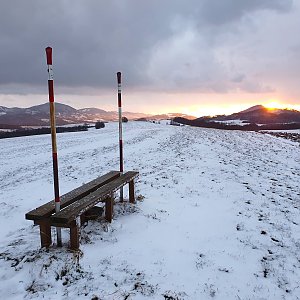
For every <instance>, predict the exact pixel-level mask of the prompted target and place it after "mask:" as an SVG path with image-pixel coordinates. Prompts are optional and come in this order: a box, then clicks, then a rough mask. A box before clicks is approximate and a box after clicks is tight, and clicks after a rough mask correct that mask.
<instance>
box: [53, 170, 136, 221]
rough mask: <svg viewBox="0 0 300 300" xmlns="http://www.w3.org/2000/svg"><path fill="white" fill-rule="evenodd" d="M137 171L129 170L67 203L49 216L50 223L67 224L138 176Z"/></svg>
mask: <svg viewBox="0 0 300 300" xmlns="http://www.w3.org/2000/svg"><path fill="white" fill-rule="evenodd" d="M138 174H139V173H138V172H134V171H129V172H127V173H125V174H123V175H121V176H120V177H119V178H117V179H115V180H114V181H112V182H109V183H107V184H106V185H104V186H102V187H100V188H99V189H98V190H96V191H95V192H93V193H91V194H89V195H87V196H86V197H83V198H82V199H80V200H78V201H76V202H74V203H72V204H70V205H68V206H67V207H66V208H65V209H63V210H61V211H60V212H58V213H55V214H54V215H52V216H51V217H50V220H51V223H56V224H58V223H60V224H68V223H69V222H71V221H73V220H75V219H76V217H78V216H80V215H81V214H83V213H84V212H85V211H86V210H88V209H89V208H91V207H93V206H95V205H96V204H97V203H98V202H100V201H103V200H105V199H106V197H107V196H108V195H110V194H111V193H113V192H116V191H117V190H118V189H120V188H121V187H122V186H124V185H125V184H127V183H128V182H130V181H131V180H133V179H134V178H135V177H136V176H138Z"/></svg>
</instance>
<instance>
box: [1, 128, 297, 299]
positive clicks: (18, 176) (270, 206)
mask: <svg viewBox="0 0 300 300" xmlns="http://www.w3.org/2000/svg"><path fill="white" fill-rule="evenodd" d="M117 132H118V130H117V124H116V123H109V124H106V127H105V128H104V129H100V130H95V129H91V130H89V131H88V132H76V133H63V134H59V135H58V151H59V153H58V154H59V169H60V189H61V194H63V193H66V192H68V191H70V190H71V189H73V188H76V187H78V186H79V185H81V184H83V183H85V182H88V181H90V180H92V179H94V178H96V177H97V176H99V175H102V174H104V173H106V172H107V171H109V170H116V169H117V168H118V146H117V145H118V136H117ZM124 141H125V145H124V148H125V149H124V151H125V169H126V170H138V171H139V172H140V177H139V180H138V181H137V190H136V194H137V195H138V196H139V197H138V198H139V200H138V201H137V204H136V205H130V204H128V203H127V202H126V203H125V204H120V203H119V204H118V203H117V204H116V206H115V209H116V213H115V216H114V220H113V222H112V224H107V223H106V222H104V221H103V220H98V221H90V222H89V223H88V225H86V226H85V227H83V228H82V229H81V240H80V244H81V251H80V252H77V253H74V252H71V251H69V250H68V248H67V246H68V242H69V234H68V230H67V229H64V230H63V240H64V246H63V248H56V247H55V245H54V246H53V247H51V248H50V249H49V250H48V251H47V250H41V249H40V240H39V228H38V227H36V226H33V223H32V221H28V220H25V218H24V215H25V213H26V212H28V211H29V210H31V209H33V208H35V207H37V206H39V205H41V204H43V203H45V202H47V201H49V200H51V199H52V198H53V186H52V160H51V144H50V136H49V135H42V136H30V137H20V138H14V139H5V140H1V141H0V155H1V168H0V205H1V210H0V291H1V299H23V298H25V299H94V300H95V299H105V300H113V299H124V300H125V299H128V300H129V299H162V300H164V299H167V300H174V299H176V300H179V299H195V300H198V299H200V300H201V299H222V300H226V299H249V300H250V299H251V300H254V299H300V230H299V222H300V211H299V209H300V192H299V175H300V152H299V144H298V143H293V142H291V141H288V140H284V139H279V138H276V137H273V136H270V135H263V134H259V133H255V132H240V131H222V130H216V129H204V128H192V127H187V126H184V127H179V126H168V125H165V124H153V123H143V122H129V123H128V124H124ZM53 231H54V229H53ZM53 236H55V234H54V232H53Z"/></svg>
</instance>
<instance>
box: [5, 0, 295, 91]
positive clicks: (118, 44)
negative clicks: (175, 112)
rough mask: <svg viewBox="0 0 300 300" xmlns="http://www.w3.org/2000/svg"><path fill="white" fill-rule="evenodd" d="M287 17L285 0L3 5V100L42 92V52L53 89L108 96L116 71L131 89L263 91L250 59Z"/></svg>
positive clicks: (69, 0) (17, 1)
mask: <svg viewBox="0 0 300 300" xmlns="http://www.w3.org/2000/svg"><path fill="white" fill-rule="evenodd" d="M293 11H294V6H293V2H292V1H290V0H244V1H240V0H222V1H220V0H190V1H183V0H165V1H161V0H152V1H140V0H122V1H119V0H110V1H104V0H102V1H100V0H97V1H96V0H86V1H79V0H65V1H52V2H49V1H35V0H27V1H21V0H10V1H1V4H0V20H1V27H0V35H1V39H0V49H1V57H0V61H1V69H0V93H8V94H9V93H27V92H28V90H31V92H32V91H33V93H34V92H37V93H38V92H43V91H44V90H45V88H44V86H45V81H46V80H47V73H46V62H45V53H44V48H45V47H46V46H48V45H50V46H52V47H53V55H54V72H55V74H54V76H55V81H56V82H57V83H58V89H57V90H58V91H59V92H66V91H68V92H69V93H72V89H74V93H75V92H76V91H77V92H78V89H81V90H82V91H83V92H84V91H86V92H87V93H88V90H89V89H90V88H94V89H95V88H99V89H109V88H111V87H113V86H115V81H116V78H115V73H116V72H117V71H119V70H120V71H122V72H123V74H124V81H125V83H126V85H127V87H128V88H130V89H142V88H143V89H148V90H152V91H153V90H158V91H170V90H172V91H176V90H178V91H179V90H180V91H191V90H193V91H199V92H216V93H223V92H228V91H231V90H235V89H241V90H245V91H249V90H251V91H252V92H255V91H259V92H261V91H263V90H264V88H263V87H264V86H271V85H272V82H270V83H269V82H267V83H266V84H265V83H264V81H265V78H266V77H267V76H268V74H266V73H267V72H266V73H265V74H264V76H258V75H257V73H259V72H261V74H262V73H263V72H264V69H263V70H262V69H261V66H260V65H257V66H255V68H254V66H253V65H251V63H249V61H250V62H251V61H253V60H255V59H256V58H257V55H264V57H265V56H266V53H263V51H266V52H268V51H269V50H270V49H268V45H265V47H263V50H262V51H255V49H254V50H253V49H252V48H251V42H252V41H253V39H255V35H256V34H257V32H260V30H261V28H260V27H259V26H260V24H262V25H261V26H263V22H264V21H265V20H268V19H270V18H277V15H278V14H280V15H288V14H289V13H290V12H293ZM298 13H299V11H298ZM274 16H275V17H274ZM285 20H286V19H285ZM257 24H259V25H257ZM272 26H274V29H270V30H269V31H266V32H264V33H263V35H262V36H261V38H262V39H264V38H268V34H270V32H272V33H273V30H274V31H276V30H277V31H278V30H280V28H278V27H276V23H274V24H272ZM252 31H253V32H252ZM291 38H292V37H291ZM293 38H294V39H295V38H296V39H299V38H298V37H295V36H293ZM298 41H299V40H298ZM249 43H250V46H249ZM244 47H245V48H246V49H250V52H251V51H253V52H252V53H249V56H248V57H247V59H245V58H244V55H246V54H247V53H246V52H243V51H244V50H245V49H244ZM247 47H248V48H247ZM246 51H248V50H246ZM271 56H272V55H271ZM278 59H279V57H278V56H276V55H275V56H274V58H273V61H276V60H278ZM247 60H248V61H247ZM286 65H289V62H287V63H286ZM254 69H255V70H254ZM270 77H272V76H270ZM270 89H272V88H271V87H270V88H267V90H270Z"/></svg>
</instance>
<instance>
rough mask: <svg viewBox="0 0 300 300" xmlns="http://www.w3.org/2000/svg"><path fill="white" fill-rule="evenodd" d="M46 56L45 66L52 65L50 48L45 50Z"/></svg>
mask: <svg viewBox="0 0 300 300" xmlns="http://www.w3.org/2000/svg"><path fill="white" fill-rule="evenodd" d="M46 56H47V65H52V48H51V47H47V48H46Z"/></svg>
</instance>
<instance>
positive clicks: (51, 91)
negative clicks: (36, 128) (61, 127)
mask: <svg viewBox="0 0 300 300" xmlns="http://www.w3.org/2000/svg"><path fill="white" fill-rule="evenodd" d="M46 57H47V65H48V76H49V77H48V91H49V104H50V123H51V139H52V159H53V177H54V196H55V200H54V201H55V212H59V211H60V196H59V183H58V161H57V146H56V126H55V104H54V86H53V68H52V48H51V47H47V48H46ZM56 233H57V246H61V245H62V242H61V228H59V227H57V228H56Z"/></svg>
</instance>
